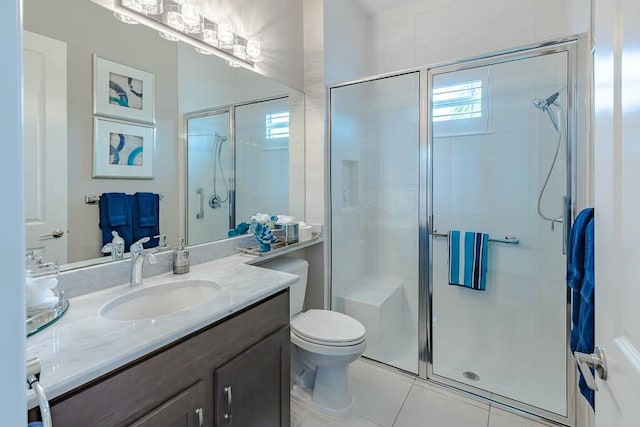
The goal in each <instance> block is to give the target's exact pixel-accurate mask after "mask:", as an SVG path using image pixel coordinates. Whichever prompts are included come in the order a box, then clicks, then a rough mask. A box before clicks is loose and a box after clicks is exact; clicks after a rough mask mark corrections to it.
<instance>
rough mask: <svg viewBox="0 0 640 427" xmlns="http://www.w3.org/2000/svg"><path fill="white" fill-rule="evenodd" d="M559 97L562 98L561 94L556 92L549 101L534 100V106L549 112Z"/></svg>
mask: <svg viewBox="0 0 640 427" xmlns="http://www.w3.org/2000/svg"><path fill="white" fill-rule="evenodd" d="M558 96H560V92H556V93H554V94H553V95H551V96H550V97H548V98H547V99H540V98H536V99H534V100H533V105H534V106H535V107H536V108H539V109H540V110H542V111H545V110H547V108H549V106H550V105H552V104H554V103H555V102H556V99H558Z"/></svg>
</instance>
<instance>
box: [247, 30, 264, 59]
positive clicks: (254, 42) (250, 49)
mask: <svg viewBox="0 0 640 427" xmlns="http://www.w3.org/2000/svg"><path fill="white" fill-rule="evenodd" d="M261 45H262V40H261V39H260V37H259V36H250V37H249V38H248V39H247V59H248V60H249V61H251V62H262V61H263V60H264V57H263V56H262V49H261Z"/></svg>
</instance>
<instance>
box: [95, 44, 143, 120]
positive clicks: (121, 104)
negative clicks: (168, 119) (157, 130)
mask: <svg viewBox="0 0 640 427" xmlns="http://www.w3.org/2000/svg"><path fill="white" fill-rule="evenodd" d="M154 95H155V84H154V75H153V73H150V72H147V71H142V70H138V69H137V68H133V67H129V66H127V65H123V64H120V63H117V62H113V61H109V60H108V59H104V58H100V57H99V56H96V55H93V114H95V115H97V116H102V117H111V118H116V119H121V120H128V121H135V122H141V123H149V124H153V123H155V118H154V104H155V96H154Z"/></svg>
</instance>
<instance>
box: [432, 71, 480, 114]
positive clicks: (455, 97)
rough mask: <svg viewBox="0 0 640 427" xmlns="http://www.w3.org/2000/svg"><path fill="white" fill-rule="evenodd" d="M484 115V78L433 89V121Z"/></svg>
mask: <svg viewBox="0 0 640 427" xmlns="http://www.w3.org/2000/svg"><path fill="white" fill-rule="evenodd" d="M478 117H482V80H473V81H470V82H464V83H459V84H455V85H450V86H441V87H437V88H435V89H433V121H434V122H446V121H449V120H464V119H473V118H478Z"/></svg>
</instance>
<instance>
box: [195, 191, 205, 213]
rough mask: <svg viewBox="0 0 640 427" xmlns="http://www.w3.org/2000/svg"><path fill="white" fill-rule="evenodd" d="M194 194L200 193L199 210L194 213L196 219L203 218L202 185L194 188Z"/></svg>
mask: <svg viewBox="0 0 640 427" xmlns="http://www.w3.org/2000/svg"><path fill="white" fill-rule="evenodd" d="M196 194H199V195H200V212H198V213H197V214H196V219H202V218H204V190H203V189H202V187H198V188H196Z"/></svg>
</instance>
